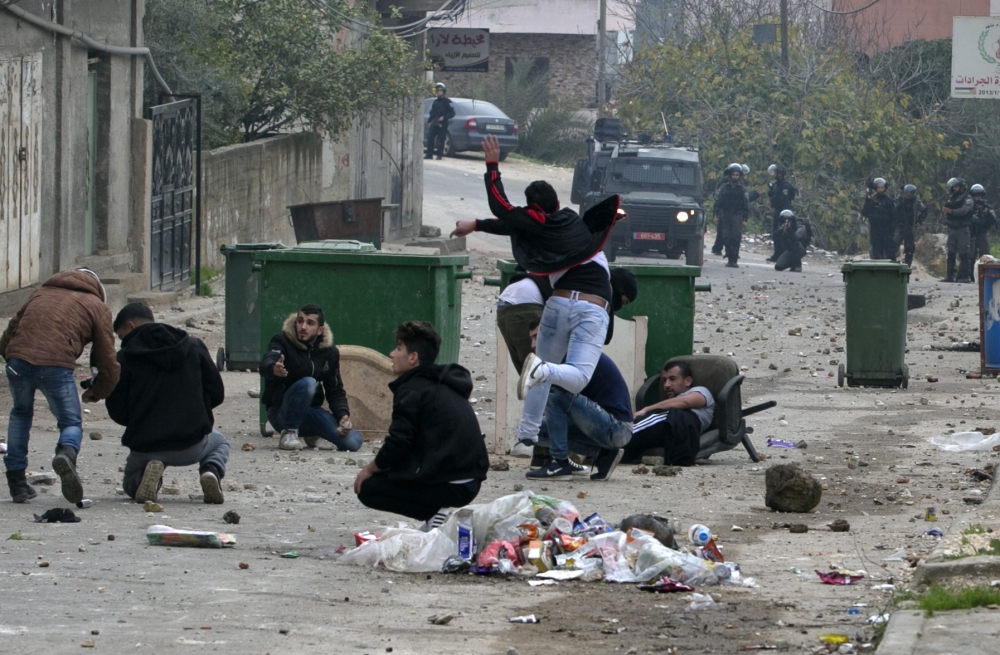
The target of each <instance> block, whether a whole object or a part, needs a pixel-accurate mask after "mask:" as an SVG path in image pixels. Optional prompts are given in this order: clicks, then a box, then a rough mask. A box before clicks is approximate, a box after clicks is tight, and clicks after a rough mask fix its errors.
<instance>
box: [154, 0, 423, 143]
mask: <svg viewBox="0 0 1000 655" xmlns="http://www.w3.org/2000/svg"><path fill="white" fill-rule="evenodd" d="M326 6H332V7H333V8H334V9H335V10H336V13H334V12H333V11H329V10H321V9H319V8H317V6H316V5H315V4H314V3H313V2H310V0H266V1H265V0H147V2H146V16H145V20H144V28H145V32H146V43H147V44H148V46H149V47H150V49H151V50H152V51H153V56H154V57H155V58H156V60H157V62H158V65H159V66H160V69H161V72H162V73H163V75H164V77H165V79H166V80H167V82H168V84H170V85H171V88H173V89H174V90H176V91H177V92H179V93H180V92H184V93H192V92H194V93H201V94H202V98H203V112H204V119H205V120H204V125H205V130H204V132H205V135H206V142H207V145H208V146H209V147H211V146H214V145H221V144H225V143H234V142H237V141H252V140H254V139H259V138H263V137H267V136H271V135H274V134H276V133H278V132H281V131H286V130H288V129H289V128H308V129H318V130H323V131H327V132H330V133H334V134H337V133H340V132H342V131H344V130H345V129H346V128H347V127H348V126H349V125H350V121H351V120H352V118H354V117H356V116H358V115H360V114H363V113H366V112H369V111H372V110H377V109H382V110H386V111H398V110H399V108H400V107H401V106H402V101H403V100H404V99H406V98H409V97H411V96H413V95H415V94H417V93H419V92H420V91H421V90H422V88H423V83H422V81H421V80H420V78H419V76H417V75H416V74H415V66H414V64H415V61H414V56H413V53H412V51H411V49H410V47H409V45H408V44H407V43H406V42H405V41H403V40H401V39H398V38H396V37H395V36H393V35H392V34H389V33H386V32H383V31H381V30H378V29H371V30H367V31H364V32H363V33H356V32H350V31H348V29H347V28H348V27H354V28H357V27H358V25H359V23H357V22H353V21H348V20H347V18H345V17H354V18H355V19H356V20H360V19H361V18H364V20H365V21H367V22H368V23H371V22H372V21H373V20H375V19H374V18H372V17H371V16H365V17H363V16H362V15H361V14H360V13H359V12H357V11H356V10H354V9H352V8H351V7H349V6H348V5H347V4H346V3H338V2H328V3H326ZM152 88H155V87H151V86H150V85H149V84H147V89H151V90H152ZM157 96H158V93H156V92H155V91H154V93H152V94H148V96H147V97H148V98H149V99H150V100H151V101H152V100H155V99H156V98H157Z"/></svg>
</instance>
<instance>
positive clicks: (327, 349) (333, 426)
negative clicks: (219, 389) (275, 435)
mask: <svg viewBox="0 0 1000 655" xmlns="http://www.w3.org/2000/svg"><path fill="white" fill-rule="evenodd" d="M260 374H261V375H262V376H263V377H264V393H263V394H261V397H260V401H261V402H262V403H263V404H264V407H266V408H267V419H268V421H270V422H271V425H272V426H274V429H275V430H280V431H281V440H280V441H279V442H278V447H279V448H281V449H282V450H296V449H299V448H302V447H303V445H302V442H301V441H299V437H300V436H301V437H302V438H303V439H304V441H305V442H306V445H308V446H309V447H315V446H316V440H317V439H318V438H323V439H326V440H327V441H329V442H331V443H332V444H333V445H334V446H336V447H337V449H338V450H358V449H359V448H361V443H362V441H361V435H359V434H358V433H357V431H356V430H355V429H354V426H353V425H351V412H350V409H349V408H348V406H347V394H346V393H345V392H344V384H343V382H342V381H341V379H340V351H339V350H337V347H336V346H335V345H333V332H332V331H331V330H330V327H329V326H328V325H327V324H326V318H325V317H324V315H323V310H322V309H321V308H320V306H319V305H314V304H308V305H305V306H304V307H303V308H302V309H300V310H299V311H298V312H297V313H295V314H291V315H289V317H288V318H286V319H285V323H284V325H283V326H282V330H281V332H280V333H279V334H276V335H274V337H272V338H271V342H270V343H269V344H268V346H267V352H266V353H264V359H263V360H261V362H260ZM324 398H325V399H326V402H327V405H328V406H329V408H330V409H329V411H327V410H325V409H323V400H324Z"/></svg>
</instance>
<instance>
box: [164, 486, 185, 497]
mask: <svg viewBox="0 0 1000 655" xmlns="http://www.w3.org/2000/svg"><path fill="white" fill-rule="evenodd" d="M160 493H161V494H163V495H165V496H180V495H181V488H180V487H174V486H164V487H162V488H161V489H160Z"/></svg>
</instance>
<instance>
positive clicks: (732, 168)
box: [726, 162, 743, 175]
mask: <svg viewBox="0 0 1000 655" xmlns="http://www.w3.org/2000/svg"><path fill="white" fill-rule="evenodd" d="M733 173H739V174H740V175H743V166H741V165H740V164H737V163H735V162H734V163H732V164H730V165H729V166H728V167H726V175H732V174H733Z"/></svg>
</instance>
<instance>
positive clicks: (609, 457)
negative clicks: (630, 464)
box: [590, 448, 625, 482]
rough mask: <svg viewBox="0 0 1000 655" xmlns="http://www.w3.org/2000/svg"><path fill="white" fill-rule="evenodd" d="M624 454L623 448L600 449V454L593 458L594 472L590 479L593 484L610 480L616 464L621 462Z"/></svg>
mask: <svg viewBox="0 0 1000 655" xmlns="http://www.w3.org/2000/svg"><path fill="white" fill-rule="evenodd" d="M624 454H625V449H624V448H614V449H611V448H608V449H601V452H600V453H599V454H598V455H597V457H595V458H594V470H595V471H596V472H595V473H592V474H591V476H590V479H591V480H594V481H595V482H603V481H604V480H607V479H608V478H610V477H611V474H612V473H614V471H615V468H616V467H617V466H618V462H620V461H622V456H623V455H624Z"/></svg>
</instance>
